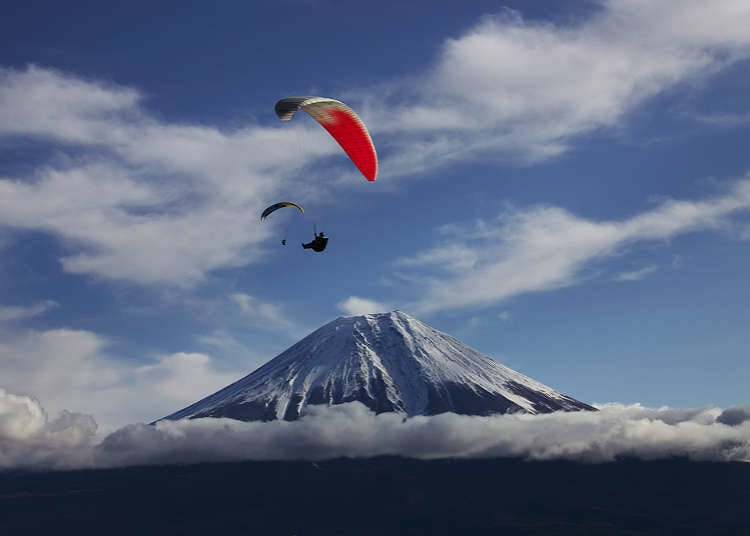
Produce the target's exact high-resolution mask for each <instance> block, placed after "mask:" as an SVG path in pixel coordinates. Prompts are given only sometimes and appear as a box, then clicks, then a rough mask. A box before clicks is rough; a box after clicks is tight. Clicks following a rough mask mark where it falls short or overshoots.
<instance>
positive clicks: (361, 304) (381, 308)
mask: <svg viewBox="0 0 750 536" xmlns="http://www.w3.org/2000/svg"><path fill="white" fill-rule="evenodd" d="M336 306H337V307H338V309H339V310H340V311H342V312H343V313H345V314H347V315H350V316H354V315H367V314H371V313H383V312H386V311H389V310H390V307H388V306H387V305H386V304H384V303H381V302H378V301H375V300H369V299H367V298H360V297H359V296H349V297H348V298H347V299H345V300H343V301H340V302H339V303H338V304H337V305H336Z"/></svg>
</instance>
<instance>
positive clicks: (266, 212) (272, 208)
mask: <svg viewBox="0 0 750 536" xmlns="http://www.w3.org/2000/svg"><path fill="white" fill-rule="evenodd" d="M284 207H294V208H296V209H298V210H299V211H300V212H301V213H302V214H304V213H305V209H303V208H302V207H301V206H299V205H297V204H296V203H289V202H288V201H282V202H281V203H275V204H273V205H271V206H270V207H268V208H267V209H266V210H264V211H263V214H261V215H260V219H261V221H262V220H265V219H266V218H267V217H268V215H269V214H271V213H272V212H276V211H277V210H279V209H280V208H284Z"/></svg>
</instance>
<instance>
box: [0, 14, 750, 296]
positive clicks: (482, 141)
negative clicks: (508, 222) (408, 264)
mask: <svg viewBox="0 0 750 536" xmlns="http://www.w3.org/2000/svg"><path fill="white" fill-rule="evenodd" d="M749 26H750V8H748V5H747V2H746V1H745V0H721V1H718V0H714V1H708V0H686V1H676V0H675V1H667V0H657V1H649V2H646V1H643V0H605V1H602V2H600V3H599V4H598V6H597V8H596V9H595V10H594V11H593V12H592V14H591V15H590V16H589V17H588V18H586V19H584V20H579V21H577V22H575V23H569V24H553V23H549V22H533V21H524V20H523V19H522V18H521V16H520V15H519V14H518V13H515V12H513V11H509V10H506V11H503V12H501V13H500V14H499V15H497V16H494V17H485V18H484V19H482V20H481V22H479V23H478V24H477V25H476V26H475V27H473V28H471V29H470V30H469V31H467V32H465V33H464V34H463V35H460V36H457V37H455V38H451V39H447V40H446V41H445V42H444V43H443V45H442V47H441V49H440V51H439V55H438V60H437V62H436V64H435V65H433V66H432V67H431V68H429V69H428V70H426V71H424V72H422V73H416V74H415V76H413V77H412V78H411V79H409V80H408V81H404V80H394V81H391V82H386V83H385V84H384V86H385V88H384V89H383V90H382V91H380V90H379V91H378V93H377V94H374V93H373V92H372V91H360V92H357V91H356V90H354V91H353V92H352V93H351V95H352V97H353V98H354V100H355V102H354V104H355V105H356V107H357V109H360V110H361V111H362V113H363V115H364V116H365V118H366V121H367V122H368V125H369V126H370V127H371V129H372V130H373V131H374V132H375V133H376V137H377V138H378V140H379V143H382V147H379V149H381V148H382V149H383V151H382V154H383V155H385V156H384V160H383V162H382V165H381V169H382V170H383V174H382V176H383V177H387V176H394V175H403V174H409V173H416V172H418V171H422V170H424V169H426V168H431V167H436V166H440V165H444V164H449V163H452V162H458V161H461V160H465V159H467V158H471V159H475V158H476V157H477V155H480V154H481V155H484V156H485V157H488V158H501V159H510V160H522V161H535V160H539V159H545V158H550V157H553V156H555V155H559V154H560V153H562V152H564V151H566V150H567V149H568V147H569V146H570V144H571V143H572V140H573V138H574V137H575V136H577V135H580V134H585V133H590V132H593V131H595V130H597V129H601V128H602V127H608V126H612V125H616V124H618V122H620V121H621V120H622V119H623V117H624V116H625V114H627V113H628V112H629V111H630V110H632V109H634V108H635V107H637V106H639V105H641V104H642V103H644V102H646V101H647V100H648V99H649V98H651V97H653V96H655V95H657V94H659V93H662V92H664V91H667V90H670V89H673V88H676V87H678V86H680V85H683V86H684V85H685V83H686V82H691V81H694V80H699V79H703V78H706V77H708V76H710V75H712V74H714V73H716V72H717V71H719V70H720V69H723V68H726V67H727V66H729V65H732V64H734V63H736V62H738V61H740V60H742V59H745V58H747V57H750V33H749V32H747V28H748V27H749ZM384 95H385V96H384ZM146 100H147V99H146V98H145V97H144V95H142V94H141V93H140V92H139V91H138V90H137V89H134V88H129V87H122V86H119V85H116V84H112V83H104V82H101V81H97V80H91V79H83V78H80V77H76V76H75V75H72V74H69V73H63V72H60V71H56V70H53V69H46V68H42V67H37V66H30V67H28V68H26V69H22V70H18V69H8V68H6V69H2V68H0V137H2V138H4V139H12V140H16V141H19V142H20V141H21V140H23V142H24V143H26V142H29V141H31V142H38V141H43V142H52V143H53V144H55V148H56V149H57V151H56V153H57V154H63V155H64V157H62V158H56V159H53V160H50V161H44V162H38V163H37V166H36V168H35V170H34V171H33V173H31V174H30V175H28V176H20V177H4V178H3V177H0V227H5V228H12V229H27V230H35V231H39V232H43V233H49V234H52V235H54V236H56V237H58V238H60V239H61V240H62V242H63V243H64V245H65V246H66V247H67V248H68V249H67V253H66V254H65V255H64V256H63V257H62V258H61V259H60V260H61V263H62V266H63V268H64V269H65V270H66V271H68V272H71V273H78V274H87V275H95V276H98V277H104V278H111V279H119V280H127V281H132V282H137V283H143V284H163V283H167V284H177V285H192V284H195V283H196V282H199V281H201V280H202V279H203V278H204V277H205V276H206V274H207V273H209V272H211V271H212V270H215V269H218V268H231V267H237V266H242V265H245V264H248V263H252V262H256V261H258V260H259V259H260V258H262V255H261V254H262V253H263V248H264V247H265V244H266V242H267V239H269V238H270V237H271V236H272V233H273V225H274V223H273V222H268V224H267V225H262V226H261V225H259V223H258V221H257V220H258V218H257V215H258V213H259V211H260V210H261V209H262V208H263V207H264V206H265V205H266V204H267V203H269V202H271V201H275V200H276V198H277V197H278V194H279V193H280V192H282V191H286V187H287V186H288V184H289V181H290V180H292V178H293V177H296V176H298V174H299V171H300V170H301V169H302V168H305V167H306V166H307V168H306V172H307V171H309V170H310V166H311V164H312V163H313V162H315V161H316V160H317V159H320V158H322V157H325V156H328V155H331V154H338V155H340V154H341V152H340V149H339V148H338V147H337V146H336V144H335V142H333V141H332V140H331V139H330V138H329V137H328V136H325V135H322V134H321V132H320V128H319V127H318V126H317V125H314V124H312V123H311V122H304V121H299V122H294V123H293V124H289V125H275V126H274V127H266V126H262V125H259V124H254V123H251V124H247V125H244V126H241V127H239V128H232V129H222V128H218V127H215V126H210V125H199V124H187V123H176V122H169V121H165V120H162V119H159V118H157V116H155V115H153V114H151V113H150V112H149V111H148V109H147V108H146V105H145V104H144V103H145V102H146ZM405 103H408V104H405ZM290 147H294V150H293V151H290V150H289V148H290ZM341 161H342V162H343V158H342V160H341ZM329 172H330V170H329V169H327V168H326V173H329ZM308 175H311V176H313V177H311V181H308V183H307V184H309V185H311V186H306V185H305V184H300V183H299V182H295V191H296V192H297V197H298V199H299V200H301V201H302V202H305V201H307V200H312V199H315V198H316V196H318V194H316V192H315V188H314V184H315V180H314V179H315V177H314V175H315V173H313V172H310V173H308ZM435 254H438V253H435ZM452 258H454V259H455V258H458V257H457V256H452ZM471 262H473V259H471V258H470V257H466V258H462V261H461V263H464V264H467V263H471ZM457 268H459V267H457Z"/></svg>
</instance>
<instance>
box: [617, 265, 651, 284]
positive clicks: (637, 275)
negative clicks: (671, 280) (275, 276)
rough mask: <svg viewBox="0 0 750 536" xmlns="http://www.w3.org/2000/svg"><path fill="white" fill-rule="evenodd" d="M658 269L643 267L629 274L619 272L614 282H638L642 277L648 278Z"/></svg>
mask: <svg viewBox="0 0 750 536" xmlns="http://www.w3.org/2000/svg"><path fill="white" fill-rule="evenodd" d="M658 269H659V267H658V266H655V265H651V266H644V267H643V268H641V269H639V270H633V271H630V272H621V273H619V274H617V275H616V276H615V281H640V280H641V279H643V278H644V277H648V276H649V275H651V274H653V273H654V272H655V271H656V270H658Z"/></svg>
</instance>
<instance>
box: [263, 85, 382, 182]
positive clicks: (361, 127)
mask: <svg viewBox="0 0 750 536" xmlns="http://www.w3.org/2000/svg"><path fill="white" fill-rule="evenodd" d="M299 109H302V110H304V111H306V112H307V113H308V114H310V116H311V117H312V118H313V119H315V120H316V121H317V122H318V123H320V124H321V126H322V127H323V128H325V129H326V130H327V131H328V132H329V133H330V134H331V136H333V138H334V139H335V140H336V141H337V142H338V144H339V145H340V146H341V148H342V149H344V152H346V154H347V155H349V158H351V160H352V162H354V165H355V166H357V168H358V169H359V171H360V172H362V175H364V176H365V178H366V179H367V180H368V181H374V180H375V178H376V177H377V175H378V155H377V153H376V152H375V145H374V144H373V143H372V138H371V137H370V133H369V132H367V127H365V124H364V123H363V122H362V120H361V119H360V118H359V116H358V115H357V114H356V113H354V110H352V109H351V108H349V107H348V106H347V105H346V104H344V103H343V102H341V101H337V100H335V99H329V98H328V97H287V98H285V99H281V100H280V101H278V102H277V103H276V115H277V116H278V117H279V119H280V120H281V121H289V120H290V119H291V118H292V117H293V116H294V114H295V113H296V112H297V110H299Z"/></svg>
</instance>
